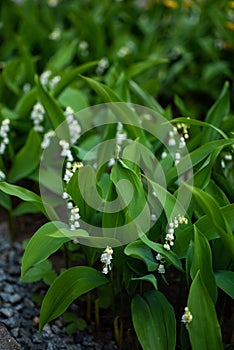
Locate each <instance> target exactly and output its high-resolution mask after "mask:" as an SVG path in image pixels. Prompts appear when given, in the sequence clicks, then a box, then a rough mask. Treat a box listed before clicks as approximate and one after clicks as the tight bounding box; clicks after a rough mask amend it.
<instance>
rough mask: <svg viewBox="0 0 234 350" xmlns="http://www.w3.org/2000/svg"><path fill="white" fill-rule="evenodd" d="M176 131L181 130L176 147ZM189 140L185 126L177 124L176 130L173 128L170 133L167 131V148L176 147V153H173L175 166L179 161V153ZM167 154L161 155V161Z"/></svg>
mask: <svg viewBox="0 0 234 350" xmlns="http://www.w3.org/2000/svg"><path fill="white" fill-rule="evenodd" d="M178 130H182V136H180V139H179V145H177V141H176V136H177V135H178ZM188 138H189V134H188V127H187V125H185V124H177V128H176V127H173V129H172V130H171V131H169V139H168V146H169V147H175V146H176V147H178V149H177V151H176V152H175V156H174V158H175V165H177V164H178V163H179V162H180V159H181V151H182V150H183V148H185V147H186V141H185V140H187V139H188ZM166 156H167V153H166V152H163V153H162V156H161V157H162V159H163V158H166Z"/></svg>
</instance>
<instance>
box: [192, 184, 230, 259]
mask: <svg viewBox="0 0 234 350" xmlns="http://www.w3.org/2000/svg"><path fill="white" fill-rule="evenodd" d="M191 190H192V192H193V195H194V197H195V199H196V201H197V203H198V205H199V206H200V207H201V209H202V210H203V211H204V212H205V213H206V214H207V215H208V216H209V217H210V219H211V221H212V222H213V224H214V226H215V227H216V229H217V231H218V233H219V235H220V237H221V240H222V242H223V245H224V247H225V248H226V249H227V250H228V251H229V252H230V253H231V255H232V257H234V237H233V234H232V231H231V229H230V227H229V224H228V223H227V221H226V219H225V217H224V215H223V214H222V212H221V210H220V207H219V205H218V203H217V202H216V201H215V200H214V199H213V198H212V197H211V196H210V195H209V194H207V193H205V192H204V191H202V190H201V189H199V188H196V187H193V188H191Z"/></svg>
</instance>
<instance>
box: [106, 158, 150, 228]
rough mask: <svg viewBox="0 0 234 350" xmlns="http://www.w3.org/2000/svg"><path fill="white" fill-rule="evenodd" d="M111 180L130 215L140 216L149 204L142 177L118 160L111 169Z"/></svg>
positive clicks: (132, 216) (133, 216)
mask: <svg viewBox="0 0 234 350" xmlns="http://www.w3.org/2000/svg"><path fill="white" fill-rule="evenodd" d="M111 180H112V181H113V183H114V184H115V186H116V191H117V193H118V195H119V197H120V198H121V201H122V202H123V203H124V205H125V206H126V207H127V210H128V215H129V216H130V217H131V218H136V217H137V216H139V215H140V213H141V212H142V211H143V210H144V208H146V204H147V203H146V198H145V191H144V187H143V185H142V182H141V179H140V177H139V176H137V174H136V173H135V172H134V171H133V170H131V169H130V168H129V167H127V165H126V164H125V163H123V162H122V161H118V162H117V163H115V165H114V166H113V167H112V169H111ZM147 208H148V206H147ZM148 209H149V208H148ZM148 214H149V212H148ZM143 232H144V231H143Z"/></svg>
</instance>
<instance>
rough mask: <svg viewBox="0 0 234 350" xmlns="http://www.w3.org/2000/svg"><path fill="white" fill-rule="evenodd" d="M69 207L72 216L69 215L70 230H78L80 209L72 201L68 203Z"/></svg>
mask: <svg viewBox="0 0 234 350" xmlns="http://www.w3.org/2000/svg"><path fill="white" fill-rule="evenodd" d="M67 208H68V209H70V217H69V224H70V230H76V229H78V228H79V227H80V222H79V219H80V214H79V211H80V209H79V208H78V207H77V206H75V207H74V206H73V203H72V202H68V203H67Z"/></svg>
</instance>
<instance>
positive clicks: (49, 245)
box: [21, 222, 70, 277]
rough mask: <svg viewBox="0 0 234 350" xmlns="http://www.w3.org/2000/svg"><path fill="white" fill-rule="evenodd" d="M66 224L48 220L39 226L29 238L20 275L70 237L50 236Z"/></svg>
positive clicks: (44, 258) (45, 257)
mask: <svg viewBox="0 0 234 350" xmlns="http://www.w3.org/2000/svg"><path fill="white" fill-rule="evenodd" d="M65 227H66V225H65V224H63V223H61V222H49V223H46V224H45V225H43V226H42V227H40V228H39V230H37V231H36V233H34V235H33V236H32V238H31V239H30V241H29V243H28V245H27V247H26V249H25V252H24V255H23V259H22V271H21V276H22V277H23V276H24V275H25V273H26V272H27V271H28V270H29V269H30V267H32V266H33V265H36V264H38V263H40V262H42V261H44V260H46V259H47V258H48V257H49V256H50V255H51V254H53V253H54V252H56V251H57V250H58V249H59V248H60V247H61V246H62V245H63V244H64V243H65V242H68V241H70V238H68V237H65V236H64V235H63V236H62V237H61V238H53V237H50V236H49V235H51V234H52V233H55V232H57V231H59V230H60V229H63V228H65Z"/></svg>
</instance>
